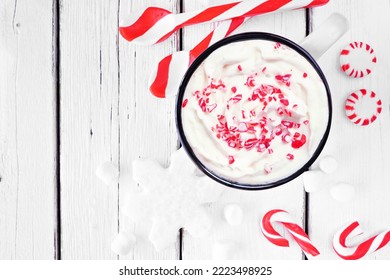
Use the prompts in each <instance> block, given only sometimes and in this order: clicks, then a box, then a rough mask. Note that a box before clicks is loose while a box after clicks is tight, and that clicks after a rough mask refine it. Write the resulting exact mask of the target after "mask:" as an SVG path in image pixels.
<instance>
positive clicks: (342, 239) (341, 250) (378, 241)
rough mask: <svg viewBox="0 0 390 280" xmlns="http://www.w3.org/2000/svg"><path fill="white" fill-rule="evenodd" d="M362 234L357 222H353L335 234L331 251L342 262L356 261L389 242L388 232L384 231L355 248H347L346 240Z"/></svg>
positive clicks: (389, 233) (389, 234) (389, 232)
mask: <svg viewBox="0 0 390 280" xmlns="http://www.w3.org/2000/svg"><path fill="white" fill-rule="evenodd" d="M362 233H363V231H362V228H361V227H360V225H359V222H353V223H352V224H350V225H349V226H348V227H346V228H343V229H341V230H339V231H338V232H336V234H335V235H334V238H333V249H334V251H335V252H336V254H337V255H338V256H339V257H340V258H342V259H344V260H358V259H361V258H363V257H364V256H367V255H369V254H371V253H373V252H376V251H378V250H379V249H381V248H383V247H384V246H385V245H387V244H388V243H389V242H390V231H384V232H382V233H380V234H378V235H375V236H373V237H371V238H369V239H367V240H366V241H363V242H361V243H360V244H358V245H355V246H348V245H347V244H346V243H347V239H350V238H353V237H356V236H358V235H361V234H362Z"/></svg>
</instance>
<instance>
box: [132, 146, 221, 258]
mask: <svg viewBox="0 0 390 280" xmlns="http://www.w3.org/2000/svg"><path fill="white" fill-rule="evenodd" d="M195 170H196V167H195V165H194V164H193V163H192V162H191V161H190V159H189V158H188V156H187V155H186V154H185V152H184V150H183V149H180V150H178V151H176V152H175V153H173V154H172V156H171V165H170V166H169V168H167V169H165V168H163V167H162V166H160V165H159V164H158V163H157V162H156V161H154V160H137V161H134V162H133V179H134V181H135V182H137V183H139V184H140V186H141V187H142V191H141V192H139V193H133V194H132V195H130V196H129V199H128V201H127V203H128V205H127V206H126V208H127V209H126V212H127V215H128V216H129V217H130V218H131V219H132V220H134V221H135V222H139V223H142V222H146V221H151V222H152V228H151V231H150V234H149V239H150V241H151V242H152V243H153V245H154V247H155V249H156V250H157V251H161V250H163V249H165V248H167V247H169V246H170V245H172V244H174V243H175V241H176V238H177V232H178V230H179V229H180V228H184V229H185V230H187V231H188V232H189V233H190V234H191V235H192V236H194V237H204V236H205V235H207V233H208V232H209V230H210V229H211V227H212V220H211V217H210V215H209V214H208V213H207V211H206V208H205V204H206V203H211V202H215V201H216V200H217V199H218V197H219V196H220V195H221V193H222V191H223V189H224V187H223V186H221V185H220V184H218V183H216V182H214V181H213V180H211V179H210V178H208V177H206V176H203V177H199V176H197V175H196V173H195Z"/></svg>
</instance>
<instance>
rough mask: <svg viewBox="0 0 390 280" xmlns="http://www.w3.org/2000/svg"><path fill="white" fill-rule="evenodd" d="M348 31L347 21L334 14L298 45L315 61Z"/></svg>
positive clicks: (341, 16)
mask: <svg viewBox="0 0 390 280" xmlns="http://www.w3.org/2000/svg"><path fill="white" fill-rule="evenodd" d="M348 30H349V23H348V20H347V19H346V18H345V17H344V16H343V15H341V14H338V13H335V14H332V15H331V16H330V17H329V18H328V19H327V20H325V22H323V23H322V24H321V25H320V26H319V27H318V28H317V29H316V30H314V31H313V32H312V33H310V34H309V36H307V37H306V38H305V39H303V41H302V42H301V43H300V45H301V46H302V47H303V48H304V49H305V50H307V51H308V52H309V53H310V54H311V55H312V57H313V58H314V59H316V60H317V59H319V58H320V57H321V56H322V55H323V54H324V53H325V52H326V51H327V50H329V49H330V47H332V46H333V45H334V43H336V42H337V41H338V40H339V39H340V38H341V36H343V35H344V34H345V33H346V32H347V31H348Z"/></svg>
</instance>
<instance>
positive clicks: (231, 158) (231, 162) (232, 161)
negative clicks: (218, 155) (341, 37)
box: [229, 156, 235, 165]
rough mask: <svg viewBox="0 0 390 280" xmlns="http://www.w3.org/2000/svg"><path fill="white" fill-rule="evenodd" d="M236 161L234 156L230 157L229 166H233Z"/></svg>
mask: <svg viewBox="0 0 390 280" xmlns="http://www.w3.org/2000/svg"><path fill="white" fill-rule="evenodd" d="M234 161H235V159H234V157H233V156H229V164H230V165H231V164H233V163H234Z"/></svg>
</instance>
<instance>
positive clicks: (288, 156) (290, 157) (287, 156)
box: [286, 154, 294, 160]
mask: <svg viewBox="0 0 390 280" xmlns="http://www.w3.org/2000/svg"><path fill="white" fill-rule="evenodd" d="M286 158H287V159H288V160H293V159H294V155H293V154H287V155H286Z"/></svg>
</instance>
